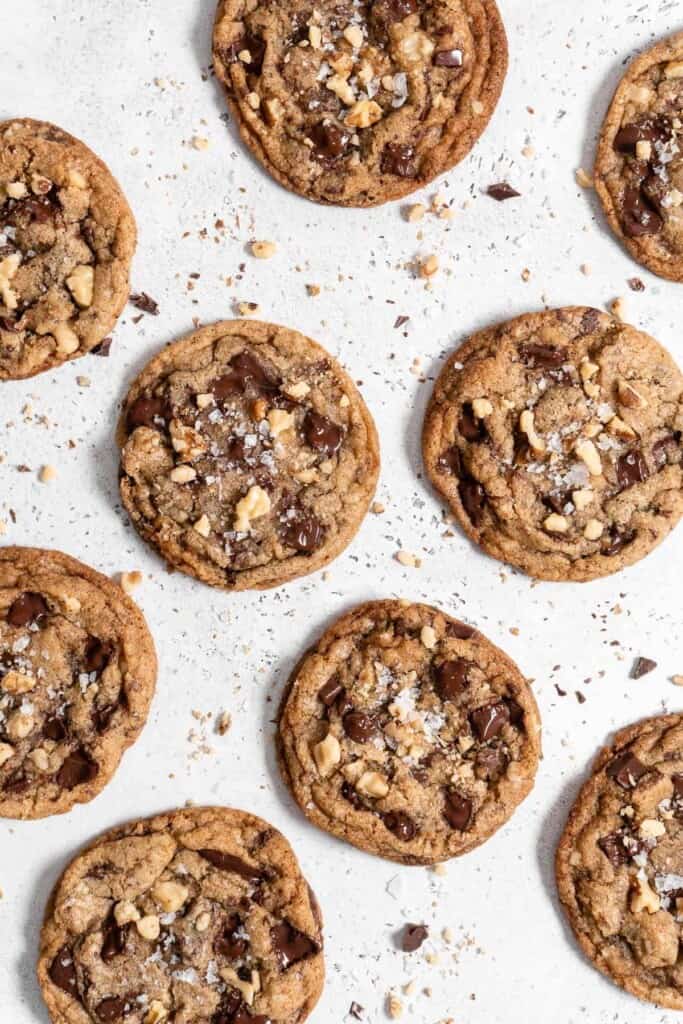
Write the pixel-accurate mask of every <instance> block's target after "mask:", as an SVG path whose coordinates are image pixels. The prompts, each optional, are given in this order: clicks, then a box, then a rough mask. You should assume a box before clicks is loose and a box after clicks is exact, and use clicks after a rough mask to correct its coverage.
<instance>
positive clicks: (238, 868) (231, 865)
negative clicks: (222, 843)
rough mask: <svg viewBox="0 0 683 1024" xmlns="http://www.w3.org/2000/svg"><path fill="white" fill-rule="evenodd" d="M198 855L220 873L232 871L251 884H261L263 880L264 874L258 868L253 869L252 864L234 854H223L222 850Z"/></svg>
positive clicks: (201, 852) (203, 851)
mask: <svg viewBox="0 0 683 1024" xmlns="http://www.w3.org/2000/svg"><path fill="white" fill-rule="evenodd" d="M197 853H198V854H199V856H200V857H203V858H204V860H208V862H209V864H213V866H214V867H215V868H218V869H219V870H220V871H231V872H233V873H234V874H236V875H239V876H240V878H246V879H247V881H249V882H260V881H261V880H262V879H263V874H262V872H261V871H259V869H258V868H253V867H252V866H251V864H247V862H246V861H244V860H242V859H241V858H240V857H236V856H235V855H234V854H232V853H223V851H222V850H197Z"/></svg>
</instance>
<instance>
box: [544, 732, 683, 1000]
mask: <svg viewBox="0 0 683 1024" xmlns="http://www.w3.org/2000/svg"><path fill="white" fill-rule="evenodd" d="M556 869H557V885H558V891H559V895H560V900H561V901H562V904H563V907H564V910H565V912H566V914H567V916H568V918H569V922H570V924H571V926H572V928H573V930H574V933H575V935H576V938H577V940H578V941H579V943H580V945H581V947H582V949H583V951H584V953H585V954H586V955H587V956H588V958H589V959H590V960H591V961H592V962H593V963H594V964H595V966H596V967H597V968H598V969H599V970H600V971H602V972H603V974H606V975H607V976H608V977H610V978H611V979H612V980H613V981H615V982H616V983H617V984H618V985H620V986H621V987H622V988H625V989H626V990H627V991H628V992H631V993H632V994H633V995H636V996H639V997H640V998H641V999H646V1000H649V1001H650V1002H653V1003H656V1004H657V1005H658V1006H665V1007H669V1008H671V1009H674V1010H683V956H682V955H681V953H680V949H679V944H680V939H681V937H683V717H682V716H681V715H662V716H661V717H658V718H650V719H646V720H645V721H642V722H637V723H635V724H634V725H631V726H628V727H627V728H626V729H623V730H622V731H621V732H619V733H618V734H617V736H616V737H615V739H614V742H613V743H612V744H611V745H610V746H609V747H606V748H605V749H604V750H602V751H601V753H600V754H599V756H598V758H597V760H596V763H595V765H594V767H593V771H592V774H591V777H590V778H589V779H588V781H587V782H586V783H585V785H584V786H583V788H582V790H581V792H580V793H579V796H578V798H577V800H576V802H575V804H574V807H573V809H572V811H571V814H570V816H569V820H568V823H567V826H566V828H565V831H564V834H563V836H562V839H561V842H560V845H559V847H558V851H557V861H556Z"/></svg>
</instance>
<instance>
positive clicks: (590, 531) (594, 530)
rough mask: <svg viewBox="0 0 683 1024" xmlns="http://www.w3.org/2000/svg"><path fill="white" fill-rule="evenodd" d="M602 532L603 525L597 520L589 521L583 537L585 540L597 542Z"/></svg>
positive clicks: (603, 529)
mask: <svg viewBox="0 0 683 1024" xmlns="http://www.w3.org/2000/svg"><path fill="white" fill-rule="evenodd" d="M604 531H605V527H604V524H603V523H601V522H600V520H599V519H589V520H588V522H587V523H586V525H585V527H584V530H583V535H584V537H585V538H586V540H599V539H600V537H602V535H603V533H604Z"/></svg>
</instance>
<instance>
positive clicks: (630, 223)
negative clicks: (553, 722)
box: [621, 186, 664, 238]
mask: <svg viewBox="0 0 683 1024" xmlns="http://www.w3.org/2000/svg"><path fill="white" fill-rule="evenodd" d="M621 211H622V221H623V227H624V233H625V234H626V235H628V237H629V238H641V237H643V236H645V235H658V234H659V232H660V231H661V230H662V228H663V226H664V221H663V220H662V218H661V217H660V215H659V214H658V213H657V211H656V210H653V208H652V207H651V206H650V204H649V203H648V201H647V199H646V197H645V196H644V195H643V193H642V191H641V189H639V188H635V187H634V186H631V187H630V188H627V189H626V190H625V192H624V199H623V202H622V208H621Z"/></svg>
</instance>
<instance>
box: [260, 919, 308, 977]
mask: <svg viewBox="0 0 683 1024" xmlns="http://www.w3.org/2000/svg"><path fill="white" fill-rule="evenodd" d="M270 938H271V941H272V943H273V949H274V950H275V955H276V957H277V961H278V963H279V965H280V970H281V971H286V970H287V968H288V967H291V966H292V964H297V963H299V961H301V960H306V959H308V957H310V956H314V955H315V954H316V953H317V952H318V951H319V949H320V947H319V945H318V943H317V942H315V941H314V940H313V939H310V938H309V937H308V935H304V933H303V932H300V931H299V930H298V928H295V927H294V925H291V924H290V923H289V921H282V922H281V923H280V924H276V925H275V926H274V927H273V928H271V930H270Z"/></svg>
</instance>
